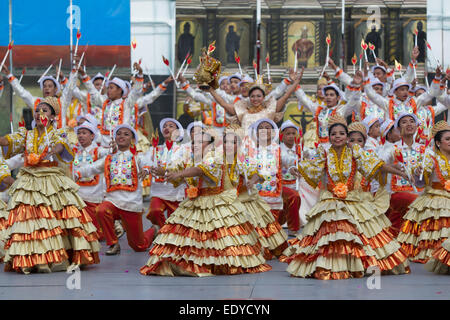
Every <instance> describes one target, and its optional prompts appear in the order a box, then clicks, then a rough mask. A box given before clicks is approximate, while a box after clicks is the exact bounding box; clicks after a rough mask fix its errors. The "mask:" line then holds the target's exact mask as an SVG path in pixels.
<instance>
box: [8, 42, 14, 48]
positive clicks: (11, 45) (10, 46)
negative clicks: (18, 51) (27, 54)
mask: <svg viewBox="0 0 450 320" xmlns="http://www.w3.org/2000/svg"><path fill="white" fill-rule="evenodd" d="M13 43H14V40H13V41H11V42H10V43H9V44H8V50H11V49H12V47H13Z"/></svg>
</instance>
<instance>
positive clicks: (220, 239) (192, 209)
mask: <svg viewBox="0 0 450 320" xmlns="http://www.w3.org/2000/svg"><path fill="white" fill-rule="evenodd" d="M153 245H154V246H153V247H152V248H151V249H150V252H149V254H150V258H149V260H148V261H147V264H146V265H145V266H143V267H142V268H141V270H140V272H141V273H142V274H144V275H151V274H156V275H164V276H180V275H182V276H198V277H200V276H211V275H218V274H240V273H257V272H265V271H269V270H271V267H270V266H269V265H267V264H265V260H264V257H263V251H262V248H261V244H260V242H259V240H258V235H257V233H256V232H255V229H254V227H253V225H252V224H251V223H250V222H249V220H248V218H247V217H246V214H245V207H244V206H243V205H242V203H240V202H239V200H238V199H237V195H236V190H235V189H231V190H227V191H224V192H222V193H220V194H218V195H210V196H199V197H198V198H196V199H194V200H191V199H185V200H184V201H182V202H181V203H180V205H179V207H178V209H177V210H175V211H174V212H173V213H172V214H171V215H170V217H169V218H168V219H167V220H166V224H165V225H164V226H163V227H162V228H161V230H160V231H159V233H158V236H157V237H156V238H155V240H154V241H153Z"/></svg>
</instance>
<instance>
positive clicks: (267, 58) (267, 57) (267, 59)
mask: <svg viewBox="0 0 450 320" xmlns="http://www.w3.org/2000/svg"><path fill="white" fill-rule="evenodd" d="M266 63H269V54H267V56H266Z"/></svg>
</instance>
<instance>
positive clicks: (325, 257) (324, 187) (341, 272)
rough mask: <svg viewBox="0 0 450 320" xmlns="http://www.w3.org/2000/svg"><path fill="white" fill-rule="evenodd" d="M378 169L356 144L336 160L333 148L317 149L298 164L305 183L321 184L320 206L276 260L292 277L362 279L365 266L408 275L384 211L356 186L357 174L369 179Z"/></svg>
mask: <svg viewBox="0 0 450 320" xmlns="http://www.w3.org/2000/svg"><path fill="white" fill-rule="evenodd" d="M382 165H383V162H382V161H381V160H378V159H376V158H374V157H373V156H372V155H371V154H370V153H368V152H366V151H364V150H362V149H361V148H360V147H359V146H358V145H354V146H353V147H352V148H349V147H345V148H344V150H343V151H342V154H341V157H340V158H339V159H338V155H337V153H336V152H335V151H334V149H333V148H330V150H329V152H326V151H325V150H324V148H323V147H322V146H319V148H318V152H317V155H316V156H314V157H313V159H310V160H308V161H303V162H301V163H300V164H299V171H300V173H301V174H302V176H303V177H304V178H305V180H306V181H307V182H308V183H309V184H310V185H311V186H312V187H316V186H317V185H318V184H319V182H320V183H321V191H320V199H319V202H318V203H317V204H316V205H315V206H314V207H313V208H312V209H311V210H310V211H309V212H308V214H307V221H308V222H307V223H306V225H305V226H304V228H303V229H302V231H301V233H300V234H299V235H298V236H297V237H296V238H294V239H292V240H291V241H289V242H290V245H291V246H290V247H289V248H287V249H286V250H285V251H284V252H283V256H282V257H280V261H282V262H287V263H289V266H288V268H287V271H288V272H289V273H290V274H291V275H293V276H297V277H308V278H309V277H313V278H316V279H321V280H329V279H335V280H337V279H347V278H360V277H363V276H364V274H365V272H366V270H367V268H369V267H378V268H379V269H380V271H382V272H383V273H395V274H398V273H408V272H409V268H408V261H407V257H406V255H405V254H404V253H403V252H402V250H401V248H400V245H399V244H398V243H397V242H396V241H395V239H394V238H393V236H392V234H391V232H390V224H389V222H388V221H387V220H386V219H384V218H383V216H382V214H381V213H384V212H382V211H383V210H384V208H382V207H380V208H378V209H377V207H376V206H375V205H374V204H373V198H372V197H371V195H370V193H367V192H361V190H358V189H359V188H358V187H357V186H356V182H355V175H356V173H357V171H358V172H360V173H361V175H362V176H364V177H366V180H367V181H370V180H371V179H372V178H373V177H374V176H375V175H376V174H377V173H378V171H379V169H380V167H381V166H382Z"/></svg>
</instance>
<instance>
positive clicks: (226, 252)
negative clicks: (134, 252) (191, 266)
mask: <svg viewBox="0 0 450 320" xmlns="http://www.w3.org/2000/svg"><path fill="white" fill-rule="evenodd" d="M260 252H261V244H260V243H259V242H258V243H257V244H256V245H254V246H251V245H242V246H230V247H227V248H225V249H222V250H220V249H199V248H196V247H192V246H184V247H177V246H175V245H172V244H166V245H158V244H157V245H155V246H154V247H153V248H152V249H150V255H157V256H162V255H171V254H173V255H176V256H183V255H186V256H196V257H227V256H233V257H237V256H253V255H258V254H259V253H260Z"/></svg>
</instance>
